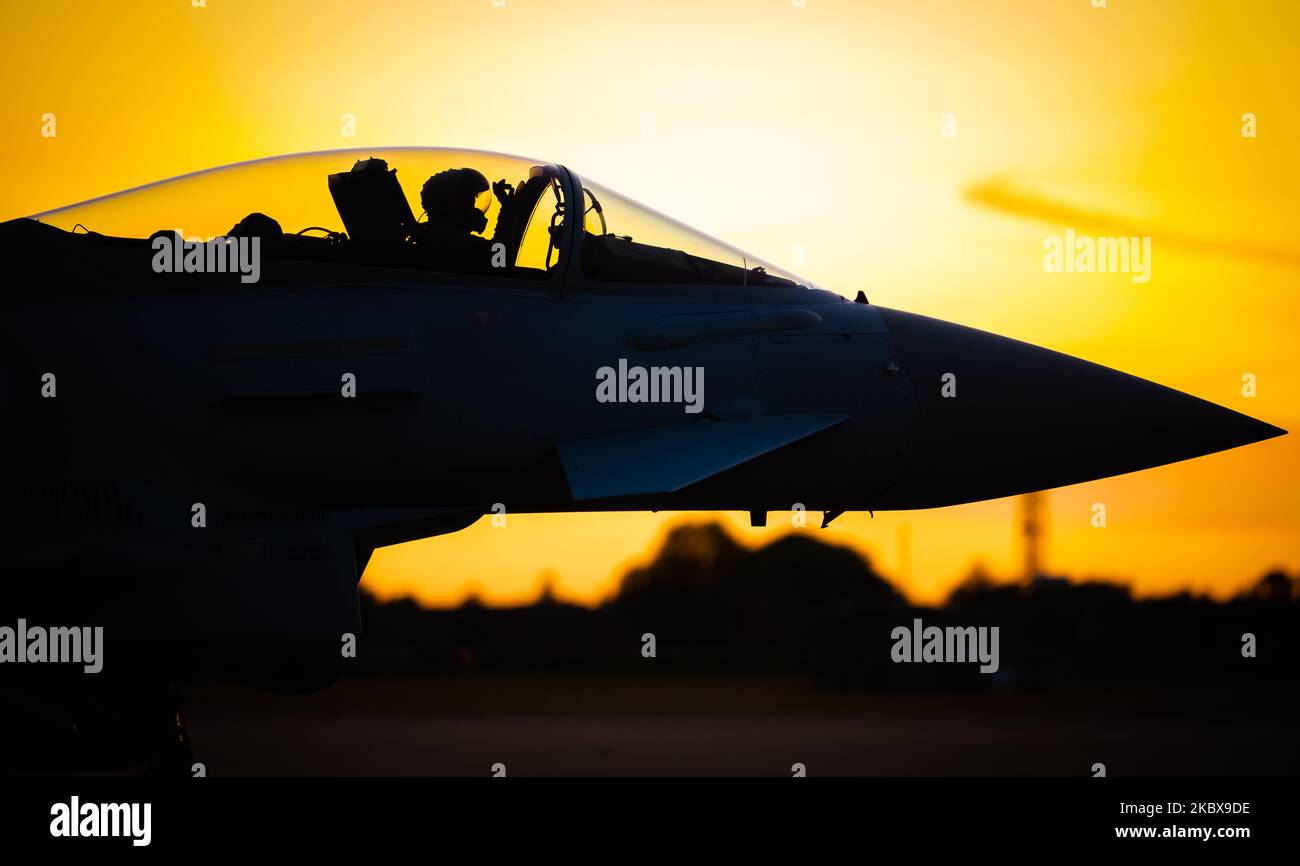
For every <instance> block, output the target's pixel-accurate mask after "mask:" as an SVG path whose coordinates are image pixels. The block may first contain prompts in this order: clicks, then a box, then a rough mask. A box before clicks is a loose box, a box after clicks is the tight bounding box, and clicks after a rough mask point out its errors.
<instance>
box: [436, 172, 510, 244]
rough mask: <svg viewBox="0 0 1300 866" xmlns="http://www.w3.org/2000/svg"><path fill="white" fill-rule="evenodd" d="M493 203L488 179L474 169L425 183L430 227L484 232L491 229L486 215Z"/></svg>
mask: <svg viewBox="0 0 1300 866" xmlns="http://www.w3.org/2000/svg"><path fill="white" fill-rule="evenodd" d="M491 203H492V193H491V192H490V191H489V187H488V179H487V178H486V177H484V176H483V174H482V172H479V171H475V170H474V169H472V168H450V169H447V170H446V171H440V172H438V173H437V174H435V175H434V176H433V177H431V178H429V179H428V180H426V181H425V182H424V187H423V188H422V189H421V190H420V204H421V205H423V206H424V212H425V213H426V214H428V215H429V224H430V225H439V226H444V227H447V228H454V229H460V230H462V231H469V232H481V231H482V230H483V229H484V228H486V227H487V216H486V212H487V209H488V205H490V204H491Z"/></svg>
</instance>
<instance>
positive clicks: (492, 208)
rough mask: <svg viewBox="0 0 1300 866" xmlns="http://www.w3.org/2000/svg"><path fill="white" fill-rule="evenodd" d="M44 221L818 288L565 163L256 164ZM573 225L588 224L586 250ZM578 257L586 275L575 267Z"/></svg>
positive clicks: (573, 273)
mask: <svg viewBox="0 0 1300 866" xmlns="http://www.w3.org/2000/svg"><path fill="white" fill-rule="evenodd" d="M579 217H580V218H579ZM34 219H37V220H39V221H40V222H42V223H45V224H47V225H50V226H53V227H56V228H60V229H63V230H65V231H69V232H83V231H84V232H92V233H96V234H98V235H103V236H109V237H115V238H134V239H150V238H156V237H157V236H158V235H159V234H160V233H167V234H170V235H172V236H173V237H175V236H176V235H177V234H178V235H179V236H180V238H182V239H184V240H185V241H188V242H193V241H195V240H202V241H207V240H209V239H211V238H215V237H227V236H235V237H241V236H242V237H253V236H256V237H259V238H261V249H262V255H263V256H269V257H272V258H283V259H291V260H294V259H302V260H314V261H326V262H330V261H341V262H349V263H355V264H366V265H380V266H385V267H397V268H409V269H414V270H419V271H423V272H426V273H429V274H439V273H442V274H451V275H476V276H487V277H493V278H505V279H530V280H549V279H553V278H560V277H564V278H565V279H566V280H567V281H568V282H570V283H581V284H587V285H591V284H597V283H599V284H618V283H664V284H684V285H698V284H713V285H719V284H721V285H749V286H763V285H772V286H796V285H803V286H809V285H811V284H810V283H808V282H807V281H804V280H800V279H798V278H796V277H794V276H792V275H790V274H788V273H785V272H783V271H781V270H779V269H778V268H775V267H773V266H771V265H769V264H767V263H766V262H763V261H762V260H760V259H758V258H756V257H754V256H750V255H748V254H746V253H743V252H741V251H739V250H737V249H735V248H734V247H731V246H729V245H727V244H725V243H722V242H721V241H718V240H716V239H714V238H711V237H709V236H708V235H705V234H702V233H700V232H697V231H695V230H693V229H691V228H689V227H687V226H685V225H682V224H681V223H679V222H677V221H675V220H673V219H671V218H669V217H666V216H664V215H662V214H660V213H657V212H656V211H653V210H651V209H649V208H646V207H643V206H641V205H639V204H637V203H636V202H633V201H632V200H631V199H628V198H626V197H624V196H621V195H619V194H617V193H615V192H613V191H611V190H608V189H605V188H604V187H602V186H600V185H598V184H595V183H592V182H584V181H581V180H579V179H578V178H577V177H576V176H574V175H572V174H571V173H570V172H568V171H566V170H565V169H563V168H561V167H559V166H557V165H554V164H548V163H542V162H538V161H536V160H530V159H525V158H521V157H516V156H508V155H505V154H499V153H490V152H485V151H473V150H458V149H451V148H426V147H399V148H379V149H374V148H366V149H360V148H358V149H347V150H335V151H322V152H318V153H305V154H296V155H291V156H282V157H271V158H268V159H259V160H254V161H251V162H244V163H237V164H234V165H230V166H225V167H221V168H215V169H209V170H207V171H200V172H195V173H193V174H187V175H182V176H180V177H175V178H172V179H170V180H164V181H159V182H156V183H152V184H147V185H145V186H141V187H136V188H134V189H130V190H126V191H124V192H120V193H115V194H113V195H108V196H103V197H101V198H96V199H91V200H89V201H84V202H81V203H79V204H74V205H69V206H67V207H63V208H59V209H57V210H52V211H47V212H45V213H42V214H38V215H36V216H35V217H34ZM569 223H577V224H580V225H581V226H582V233H581V236H580V238H578V239H576V242H575V239H573V238H569V237H568V230H567V226H568V224H569ZM569 257H576V259H577V260H578V261H579V265H578V267H568V266H567V264H568V258H569Z"/></svg>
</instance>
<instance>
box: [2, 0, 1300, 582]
mask: <svg viewBox="0 0 1300 866" xmlns="http://www.w3.org/2000/svg"><path fill="white" fill-rule="evenodd" d="M1297 22H1300V10H1298V9H1297V7H1296V6H1295V5H1294V4H1290V3H1284V2H1281V0H1277V2H1268V3H1265V2H1235V3H1231V4H1228V3H1210V2H1199V3H1198V2H1192V3H1189V2H1185V0H1162V2H1136V0H1108V2H1107V5H1106V7H1105V8H1094V7H1093V6H1092V2H1091V0H1059V2H1042V0H989V2H979V3H975V2H969V0H950V2H939V0H891V2H871V3H867V2H862V0H844V2H831V0H807V2H806V4H804V5H803V6H802V7H800V6H799V5H798V4H797V3H792V2H790V0H736V2H703V3H702V2H698V0H680V2H679V0H661V2H657V3H653V4H650V3H631V2H626V3H625V2H608V0H600V2H597V0H583V2H579V0H574V2H565V0H544V2H543V0H527V2H526V0H505V4H504V7H498V6H495V5H494V4H493V2H492V0H454V2H452V0H448V2H441V3H439V2H428V0H419V2H416V0H404V2H393V3H387V4H380V3H376V4H371V5H369V6H363V7H359V6H357V5H356V4H355V3H344V2H334V0H311V2H297V0H279V2H254V0H207V4H206V6H203V7H201V8H195V7H193V6H192V5H191V4H190V3H189V2H186V0H171V2H160V0H155V2H130V0H121V2H115V3H111V4H104V3H86V2H77V0H46V2H43V3H41V4H30V5H28V6H25V7H21V8H15V9H9V10H6V24H7V26H6V28H5V30H4V33H3V35H0V39H2V40H3V49H4V50H3V51H0V69H3V74H4V82H5V96H4V98H3V102H2V103H0V135H3V137H4V138H3V143H4V153H5V155H6V158H5V160H4V161H3V162H2V163H0V212H2V214H3V216H4V217H11V216H18V215H22V214H26V213H32V212H36V211H39V210H43V209H47V208H50V207H55V206H58V205H62V204H67V203H69V202H72V201H76V200H79V199H83V198H87V197H90V196H92V195H98V194H102V193H107V192H111V191H114V190H117V189H121V188H124V187H128V186H132V185H136V184H139V183H144V182H148V181H152V180H157V179H159V178H163V177H168V176H171V175H175V174H178V173H181V172H185V171H191V170H195V169H199V168H205V167H208V166H212V165H219V164H224V163H229V162H234V161H238V160H244V159H249V158H254V157H258V156H266V155H271V154H276V153H286V152H294V151H303V150H317V149H325V148H336V147H349V146H381V145H397V144H438V145H452V146H462V147H474V148H483V149H488V150H498V151H505V152H514V153H521V154H528V155H533V156H537V157H540V158H544V159H551V160H555V161H559V162H563V163H565V164H567V165H569V166H570V167H572V168H574V169H576V170H577V171H579V172H580V173H583V174H586V175H588V176H590V177H591V178H593V179H595V180H598V181H600V182H601V183H603V184H605V185H607V186H609V187H612V188H614V189H616V190H619V191H620V192H623V193H626V194H628V195H629V196H631V197H633V198H636V199H639V200H641V201H644V202H645V203H647V204H649V205H651V206H653V207H656V208H658V209H660V210H663V211H665V212H667V213H670V214H672V215H674V216H676V217H678V218H679V219H681V220H683V221H685V222H687V223H690V224H693V225H696V226H698V227H700V228H701V229H704V230H705V231H708V232H710V233H712V234H715V235H717V236H719V237H722V238H724V239H725V240H728V241H731V242H733V243H735V244H736V245H737V246H740V247H741V248H744V249H747V250H751V251H753V252H755V253H757V254H759V255H762V256H764V257H766V258H768V259H771V260H772V261H773V262H775V263H776V264H778V265H781V266H786V267H790V268H791V269H792V270H795V271H796V272H800V273H803V274H806V275H807V276H808V277H810V278H811V279H813V280H814V281H816V282H817V283H818V284H820V285H823V286H826V287H828V288H831V289H834V290H836V291H839V292H841V293H843V294H846V295H852V294H854V293H855V292H856V291H857V290H858V289H860V288H861V289H865V290H866V292H867V294H868V296H869V297H870V298H871V300H872V301H873V302H876V303H880V304H884V305H887V306H894V307H900V308H904V309H909V310H913V311H916V312H920V313H925V314H928V315H936V316H940V317H942V318H946V319H951V320H954V321H958V322H962V323H964V324H970V325H974V326H977V327H982V328H987V329H989V330H993V331H996V332H999V333H1003V334H1007V335H1009V336H1012V337H1016V338H1019V339H1025V340H1028V341H1030V342H1034V343H1038V344H1041V345H1046V346H1049V347H1051V348H1054V349H1058V350H1061V351H1066V352H1070V353H1072V354H1076V355H1080V356H1082V357H1085V358H1088V359H1089V360H1093V361H1098V362H1100V363H1104V364H1107V365H1108V366H1113V367H1118V368H1120V369H1123V370H1125V371H1127V372H1131V373H1135V374H1137V375H1140V376H1144V377H1147V378H1150V379H1154V380H1156V381H1159V382H1162V383H1164V384H1167V385H1171V386H1173V387H1176V388H1179V389H1181V390H1185V391H1188V392H1190V393H1193V394H1196V395H1198V396H1202V397H1205V398H1207V399H1210V400H1214V401H1215V402H1218V403H1221V404H1224V405H1227V406H1229V407H1232V408H1235V409H1238V410H1240V411H1243V412H1246V413H1248V414H1251V415H1254V416H1256V417H1260V418H1263V419H1265V420H1268V421H1270V422H1272V423H1274V424H1278V425H1280V426H1283V427H1286V428H1288V429H1292V430H1294V429H1296V428H1297V422H1298V421H1300V419H1298V418H1297V415H1300V412H1298V411H1297V406H1300V401H1298V400H1297V397H1300V363H1298V361H1300V349H1297V348H1296V333H1297V325H1298V324H1300V294H1298V292H1300V268H1298V267H1297V264H1296V262H1297V260H1298V259H1300V242H1297V240H1296V238H1295V236H1294V231H1293V227H1294V226H1295V225H1296V219H1295V213H1296V210H1297V200H1298V199H1300V196H1298V195H1297V193H1298V192H1300V190H1298V189H1297V187H1298V186H1300V183H1298V179H1300V173H1298V171H1297V169H1296V167H1295V165H1294V162H1293V160H1294V158H1295V156H1296V154H1297V153H1298V152H1300V149H1298V148H1297V147H1296V141H1297V133H1298V132H1300V119H1298V117H1297V105H1300V100H1297V99H1296V98H1295V92H1296V90H1297V85H1300V75H1298V74H1297V72H1296V69H1297V64H1296V62H1295V60H1294V59H1293V57H1294V55H1295V46H1296V45H1297V44H1300V27H1298V26H1297ZM1246 112H1252V113H1253V114H1254V115H1255V116H1256V118H1257V121H1256V122H1257V137H1255V138H1243V137H1242V135H1241V116H1242V115H1243V114H1244V113H1246ZM46 113H52V114H53V115H54V117H55V124H56V126H55V129H56V132H57V135H56V136H55V137H52V138H51V137H45V136H43V135H42V134H41V133H42V123H43V120H42V118H43V115H45V114H46ZM945 113H951V114H952V115H953V118H954V119H955V133H956V134H955V135H952V136H945V135H944V134H943V127H942V124H943V117H944V115H945ZM345 114H351V115H354V116H355V118H356V122H355V128H356V134H355V137H345V136H344V134H343V132H344V115H345ZM995 182H998V183H1002V184H1005V185H1006V188H1008V189H1011V190H1013V191H1015V192H1017V193H1018V194H1021V195H1020V198H1021V199H1022V200H1027V201H1031V202H1032V201H1036V200H1037V201H1043V200H1046V201H1049V202H1053V203H1056V204H1058V205H1060V206H1061V207H1063V208H1065V209H1066V210H1065V212H1067V213H1069V212H1075V213H1078V214H1079V215H1080V219H1081V220H1082V219H1083V217H1085V216H1086V215H1088V214H1094V215H1097V214H1099V215H1105V216H1106V217H1108V218H1109V219H1110V220H1111V221H1112V223H1117V224H1120V225H1132V226H1134V227H1135V228H1134V229H1133V231H1134V233H1142V234H1150V235H1151V236H1152V237H1153V266H1152V278H1151V281H1150V282H1149V283H1145V284H1135V283H1133V282H1132V281H1131V280H1130V279H1129V278H1128V276H1127V275H1124V274H1054V273H1045V272H1044V271H1043V268H1042V249H1043V241H1044V238H1045V237H1047V236H1048V235H1054V234H1060V233H1062V232H1063V231H1064V230H1065V229H1066V228H1070V227H1073V228H1076V229H1077V230H1078V231H1080V232H1087V231H1088V230H1089V228H1088V226H1086V225H1076V226H1070V225H1065V224H1061V223H1060V222H1053V221H1050V220H1048V221H1040V220H1038V219H1036V218H1035V217H1034V213H1035V212H1038V213H1041V212H1042V209H1041V208H1038V209H1036V208H1034V207H1025V208H1023V210H1024V212H1023V213H1017V212H1011V211H1008V210H1006V209H1002V210H999V209H994V208H992V207H988V206H984V205H981V204H979V203H977V202H975V201H973V200H971V198H970V197H969V196H968V195H967V194H966V193H967V192H968V191H970V190H973V189H979V188H981V187H985V186H987V185H988V184H990V183H995ZM1012 210H1014V209H1012ZM1060 212H1061V211H1060V209H1057V210H1055V211H1049V215H1050V214H1052V213H1056V214H1059V213H1060ZM1244 373H1251V374H1254V376H1255V377H1256V379H1257V382H1258V396H1257V397H1255V398H1246V397H1243V396H1242V394H1241V391H1240V383H1241V377H1242V375H1243V374H1244ZM1298 466H1300V437H1297V436H1288V437H1283V438H1282V439H1278V440H1273V441H1271V442H1266V443H1262V444H1259V445H1255V446H1251V447H1249V448H1246V449H1241V450H1239V451H1236V452H1230V453H1227V454H1221V455H1215V456H1211V457H1207V458H1202V459H1199V460H1196V461H1192V462H1189V463H1184V464H1180V465H1177V466H1172V467H1165V468H1161V469H1157V470H1151V471H1148V472H1144V473H1140V474H1137V475H1133V476H1126V477H1122V478H1117V479H1111V480H1107V481H1102V482H1096V483H1092V484H1086V485H1079V486H1077V487H1072V488H1068V489H1065V490H1061V491H1056V492H1053V493H1052V494H1051V497H1050V510H1051V516H1050V524H1051V535H1050V539H1049V542H1048V547H1047V564H1048V566H1049V567H1050V568H1052V569H1054V570H1058V571H1066V572H1069V573H1071V574H1075V575H1098V576H1112V577H1116V578H1122V579H1126V580H1131V581H1132V582H1133V584H1134V585H1135V586H1136V587H1137V589H1138V590H1139V591H1140V592H1144V593H1150V592H1165V591H1169V590H1173V589H1177V588H1182V587H1191V588H1194V589H1197V590H1207V591H1213V592H1216V593H1218V594H1224V593H1228V592H1230V591H1233V590H1235V589H1237V588H1239V587H1240V586H1241V585H1242V584H1244V583H1245V582H1248V581H1250V580H1252V579H1253V578H1255V577H1256V576H1258V575H1259V574H1260V573H1261V572H1262V571H1263V570H1264V569H1266V568H1268V567H1270V566H1273V565H1280V566H1283V567H1286V568H1289V569H1293V570H1294V569H1297V568H1300V549H1298V548H1297V544H1296V542H1295V539H1296V537H1297V535H1300V533H1298V532H1297V530H1298V529H1300V488H1298V487H1297V484H1296V477H1297V472H1296V469H1297V467H1298ZM1095 502H1104V503H1106V505H1107V507H1108V516H1109V520H1108V525H1107V527H1106V528H1104V529H1097V528H1094V527H1092V525H1091V524H1090V521H1089V518H1090V516H1091V510H1090V509H1091V506H1092V504H1093V503H1095ZM1014 514H1015V503H1014V502H1013V501H999V502H991V503H983V504H977V505H970V506H963V507H959V508H952V509H945V510H941V511H934V512H917V513H909V514H877V515H876V516H875V518H874V519H872V518H870V517H868V516H867V515H845V516H844V517H841V518H840V519H839V520H838V521H837V522H836V524H835V526H834V528H833V529H832V530H829V531H827V532H826V533H825V534H824V535H825V537H827V538H828V539H831V540H834V541H837V542H840V543H848V544H853V545H855V546H857V547H859V548H860V549H862V550H863V551H864V552H866V553H868V554H869V555H871V556H872V558H873V559H874V560H875V561H876V563H877V564H878V566H879V567H880V568H881V569H882V570H884V571H885V572H886V573H889V574H894V573H896V572H897V571H898V568H899V559H900V555H899V554H900V550H899V548H900V545H899V533H900V527H901V526H903V525H906V526H907V527H908V528H909V529H908V530H907V531H909V532H910V538H911V557H910V559H911V567H910V573H909V574H908V575H906V576H905V577H906V580H905V582H904V586H905V589H906V590H907V591H908V592H909V593H910V594H911V595H912V596H913V597H914V598H917V599H919V600H934V599H937V598H939V597H941V596H942V594H943V593H944V592H946V591H947V590H948V589H949V588H950V587H951V586H952V585H953V583H954V582H955V581H957V580H959V579H960V578H961V577H962V576H963V575H964V574H965V573H966V572H967V571H968V570H969V568H970V565H971V563H972V561H974V560H980V561H983V562H984V563H986V564H987V566H988V567H989V568H991V569H992V570H993V571H994V572H996V573H1001V574H1004V575H1010V574H1012V573H1013V572H1014V570H1015V568H1016V562H1017V559H1018V556H1019V551H1018V548H1017V544H1016V539H1015V533H1014V525H1013V517H1014ZM681 519H683V516H682V515H670V514H661V515H648V514H608V515H587V516H532V517H530V516H528V515H511V516H510V517H509V519H508V522H507V525H506V526H505V527H500V528H493V527H491V526H490V525H488V524H487V522H486V521H484V522H482V523H480V524H479V525H477V526H475V527H472V528H471V529H469V530H467V531H465V532H463V533H460V534H458V535H455V536H447V537H443V538H438V539H432V540H428V541H423V542H416V543H412V544H409V545H403V546H401V547H399V548H391V549H388V550H385V551H381V552H380V553H378V554H377V555H376V557H375V559H374V560H373V561H372V563H371V565H370V568H369V569H368V571H367V574H366V578H365V579H366V582H367V584H368V585H369V586H370V587H371V588H372V589H374V590H376V591H378V592H380V593H381V594H384V595H391V594H399V593H405V592H411V593H414V594H416V595H417V596H418V597H419V598H421V599H423V600H425V601H427V602H430V603H454V602H456V601H458V600H459V599H460V598H463V597H464V595H465V594H466V593H467V592H470V591H474V592H477V593H479V594H480V595H481V596H482V597H483V598H485V599H486V600H488V601H495V602H501V603H510V602H517V601H526V600H528V599H529V598H531V597H532V596H533V595H534V594H535V593H536V592H537V590H538V586H539V580H540V576H541V575H542V574H543V573H544V572H551V573H553V574H554V575H555V576H556V581H557V591H558V593H559V594H560V595H561V596H562V597H567V598H571V599H574V600H578V601H582V602H586V603H594V602H596V601H599V600H600V598H602V597H603V596H604V595H605V594H607V593H608V592H609V591H610V589H611V588H612V586H613V583H612V581H613V580H614V579H615V578H616V575H617V573H618V572H619V571H621V569H622V568H623V567H624V566H625V565H626V564H627V563H629V562H632V561H636V560H639V559H641V558H642V557H644V556H645V555H646V554H647V552H648V550H649V548H650V547H651V545H652V543H653V542H655V541H656V540H657V539H658V538H659V537H661V535H662V533H663V532H664V531H665V528H666V527H667V526H669V525H671V524H672V523H673V522H675V521H677V520H681ZM726 519H728V520H729V521H730V522H731V523H732V524H733V525H734V526H735V527H736V531H737V532H738V533H740V534H741V535H743V536H744V537H745V538H746V539H748V540H750V541H752V542H754V543H758V542H760V541H762V540H763V539H766V538H770V537H775V536H776V535H777V534H779V533H780V532H783V531H788V521H786V520H785V519H784V516H783V515H773V517H772V519H771V520H770V524H769V527H768V528H767V529H765V530H750V529H749V528H748V527H747V526H743V523H744V522H743V521H742V520H741V519H740V518H739V516H736V515H731V516H728V517H727V518H726ZM783 527H785V528H783Z"/></svg>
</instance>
